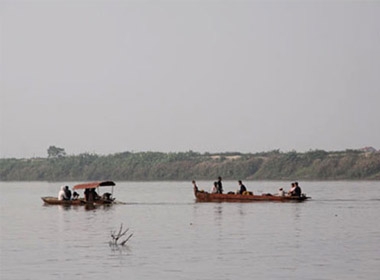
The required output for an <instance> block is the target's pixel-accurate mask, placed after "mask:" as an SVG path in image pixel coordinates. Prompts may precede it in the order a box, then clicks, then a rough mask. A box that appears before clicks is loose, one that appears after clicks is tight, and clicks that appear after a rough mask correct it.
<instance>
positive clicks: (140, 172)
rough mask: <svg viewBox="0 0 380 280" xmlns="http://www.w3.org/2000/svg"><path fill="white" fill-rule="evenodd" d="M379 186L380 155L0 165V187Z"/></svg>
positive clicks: (111, 158) (91, 158)
mask: <svg viewBox="0 0 380 280" xmlns="http://www.w3.org/2000/svg"><path fill="white" fill-rule="evenodd" d="M217 176H222V177H223V179H224V180H238V179H240V180H252V181H258V180H266V181H293V180H303V181H341V180H349V181H355V180H356V181H363V180H380V152H379V151H376V150H374V149H373V148H371V149H370V150H364V149H362V150H346V151H334V152H326V151H323V150H314V151H309V152H305V153H298V152H295V151H292V152H285V153H284V152H280V151H279V150H274V151H270V152H262V153H255V154H249V153H237V152H229V153H213V154H211V153H202V154H201V153H197V152H193V151H189V152H179V153H161V152H137V153H134V152H124V153H118V154H112V155H107V156H100V155H96V154H80V155H74V156H72V155H70V156H67V155H63V156H57V157H49V158H29V159H12V158H8V159H0V181H3V182H6V181H10V182H11V181H49V182H59V181H92V180H102V179H105V178H107V179H112V180H117V181H137V182H144V181H191V180H192V179H196V180H199V181H202V180H207V181H209V180H215V178H216V177H217Z"/></svg>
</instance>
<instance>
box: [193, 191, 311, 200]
mask: <svg viewBox="0 0 380 280" xmlns="http://www.w3.org/2000/svg"><path fill="white" fill-rule="evenodd" d="M194 195H195V198H196V201H197V202H260V201H273V202H275V201H277V202H302V201H305V200H307V199H309V198H310V197H308V196H306V195H305V194H302V195H301V196H277V195H272V194H262V195H253V194H249V193H248V194H219V193H208V192H205V191H200V190H198V188H197V187H194Z"/></svg>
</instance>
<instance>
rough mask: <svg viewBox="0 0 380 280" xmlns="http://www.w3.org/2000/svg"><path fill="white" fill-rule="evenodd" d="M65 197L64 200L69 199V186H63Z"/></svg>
mask: <svg viewBox="0 0 380 280" xmlns="http://www.w3.org/2000/svg"><path fill="white" fill-rule="evenodd" d="M65 196H66V200H70V199H71V191H70V189H69V186H65Z"/></svg>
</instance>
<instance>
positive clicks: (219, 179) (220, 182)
mask: <svg viewBox="0 0 380 280" xmlns="http://www.w3.org/2000/svg"><path fill="white" fill-rule="evenodd" d="M216 183H217V184H218V187H217V193H223V186H222V177H220V176H219V177H218V182H216Z"/></svg>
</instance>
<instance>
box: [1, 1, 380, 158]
mask: <svg viewBox="0 0 380 280" xmlns="http://www.w3.org/2000/svg"><path fill="white" fill-rule="evenodd" d="M0 17H1V19H0V20H1V31H0V32H1V33H0V34H1V38H0V43H1V61H0V63H1V64H0V75H1V81H0V82H1V83H0V92H1V100H0V102H1V126H0V129H1V131H0V132H1V155H0V156H1V157H34V156H43V157H45V156H47V148H48V147H49V146H50V145H55V146H58V147H61V148H64V149H65V150H66V152H67V153H68V154H80V153H85V152H89V153H97V154H109V153H117V152H124V151H136V152H137V151H161V152H180V151H189V150H193V151H196V152H227V151H237V152H261V151H270V150H274V149H280V150H281V151H290V150H296V151H300V152H302V151H308V150H310V149H311V150H314V149H324V150H329V151H331V150H345V149H355V148H362V147H364V146H374V147H375V148H377V149H380V125H379V120H380V2H379V1H232V0H231V1H205V0H202V1H200V0H199V1H184V0H182V1H179V0H178V1H157V0H156V1H122V0H119V1H106V0H104V1H101V0H98V1H89V0H87V1H84V0H75V1H74V0H73V1H33V0H29V1H13V0H12V1H10V0H9V1H8V0H6V1H1V4H0Z"/></svg>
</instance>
